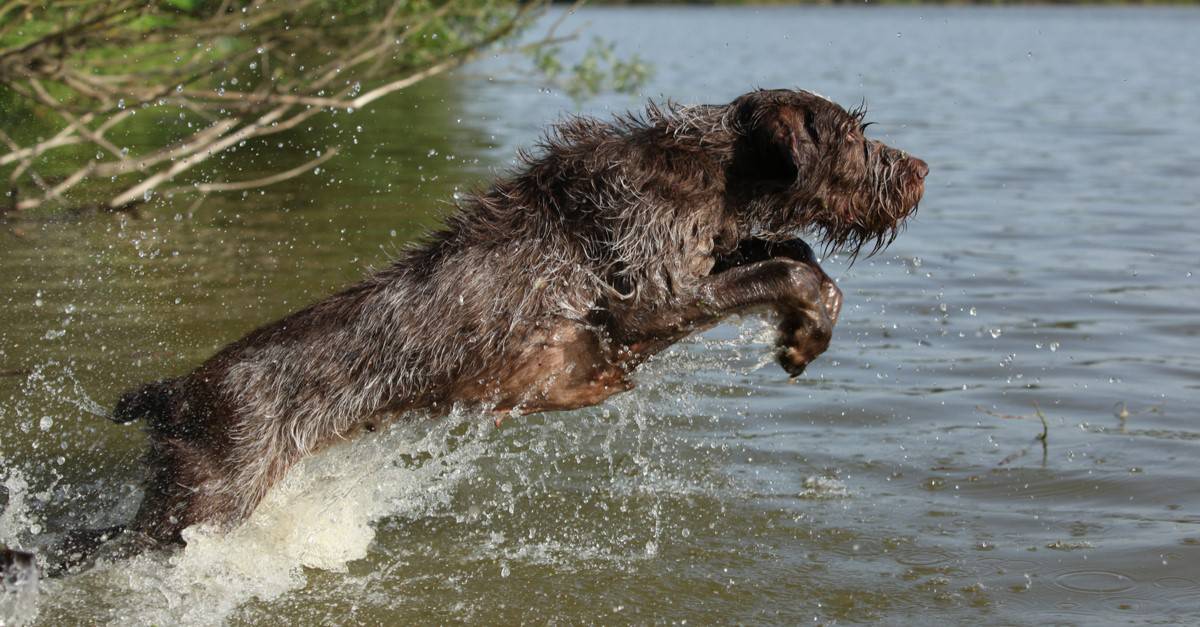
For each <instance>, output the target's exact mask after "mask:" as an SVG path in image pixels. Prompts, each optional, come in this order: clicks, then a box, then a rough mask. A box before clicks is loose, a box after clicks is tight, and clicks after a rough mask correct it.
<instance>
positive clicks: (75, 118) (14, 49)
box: [0, 0, 646, 214]
mask: <svg viewBox="0 0 1200 627" xmlns="http://www.w3.org/2000/svg"><path fill="white" fill-rule="evenodd" d="M543 8H544V5H543V4H538V3H525V4H516V3H512V2H505V1H501V0H449V1H447V0H71V1H65V2H54V3H44V2H34V1H31V0H6V1H3V2H2V3H0V107H3V108H2V109H0V116H2V118H0V120H2V122H0V142H3V146H4V147H6V148H7V151H8V152H7V153H0V175H3V176H6V177H7V178H8V186H7V188H8V189H7V201H8V202H7V207H4V206H0V214H3V213H5V212H10V213H11V212H16V211H24V210H30V209H35V208H41V207H60V208H61V207H66V208H80V207H95V208H99V209H104V210H112V211H124V210H129V209H132V208H134V207H136V206H138V205H139V204H142V203H144V202H146V201H148V200H150V199H151V198H153V197H154V196H155V195H156V194H161V193H175V192H185V191H190V192H200V193H202V194H207V193H212V192H222V191H233V190H243V189H248V188H252V187H257V186H261V185H266V184H271V183H276V182H279V181H282V180H286V179H287V178H290V177H292V176H295V175H298V174H300V173H302V172H304V171H307V170H309V169H311V168H313V167H315V166H316V165H318V164H319V163H321V162H324V161H325V160H328V159H330V158H332V157H333V156H334V155H336V154H337V150H338V147H337V146H336V145H331V146H328V147H326V148H325V149H322V150H318V151H315V157H314V158H313V159H312V160H311V161H308V162H306V163H302V164H299V165H298V166H297V167H295V168H291V169H289V170H287V171H284V172H277V173H274V174H272V175H270V176H266V177H263V178H259V179H254V180H249V181H232V182H225V181H222V182H213V181H202V180H196V179H194V178H193V179H192V180H190V181H189V182H188V184H186V185H180V184H179V183H178V182H177V181H178V180H180V179H187V178H188V176H189V175H190V176H193V177H194V175H195V172H193V171H192V170H193V168H195V167H196V166H197V165H199V164H200V163H202V162H204V161H205V160H207V159H210V158H212V157H213V156H215V155H219V154H222V153H225V152H229V151H234V150H236V149H237V147H238V146H241V145H245V142H247V141H248V140H252V139H254V138H261V137H266V136H269V135H274V134H276V133H280V132H284V131H286V130H288V129H291V128H295V127H297V126H298V125H300V124H301V123H302V122H304V121H305V120H308V119H310V118H312V117H313V116H316V115H319V114H322V113H326V112H332V111H340V112H353V111H354V110H356V109H360V108H362V107H363V106H365V105H366V104H368V103H371V102H373V101H375V100H377V99H379V98H382V97H384V96H387V95H388V94H391V93H395V92H396V91H399V90H402V89H406V88H408V87H410V86H411V85H413V84H415V83H417V82H419V81H421V80H424V79H427V78H429V77H431V76H434V75H437V74H441V73H443V72H446V71H449V70H452V69H454V68H456V67H458V66H460V65H462V64H464V63H466V62H468V61H470V60H472V59H474V58H476V57H478V56H479V55H480V54H482V53H483V51H485V50H488V49H493V48H496V47H497V46H500V47H506V48H505V49H507V50H509V51H512V50H515V49H516V48H515V46H510V45H509V44H510V42H512V41H513V39H514V38H515V36H516V35H517V34H518V33H520V32H521V31H522V30H524V29H526V28H528V27H529V26H530V25H531V24H532V23H533V21H534V20H535V19H536V18H537V16H538V15H539V13H540V11H541V10H542V9H543ZM555 27H557V24H556V25H555ZM555 27H552V28H551V32H548V33H546V34H545V36H544V37H543V38H542V39H539V40H537V41H535V42H534V43H533V44H531V45H526V46H523V47H522V49H527V50H532V51H533V52H534V54H535V55H537V59H538V65H539V66H540V67H544V68H549V67H552V62H551V61H547V59H549V58H550V57H547V55H546V54H545V53H544V52H542V48H543V47H545V46H547V45H550V44H553V43H557V42H559V41H561V38H558V37H557V36H556V35H555V33H554V32H553V30H554V28H555ZM596 50H597V52H596V53H595V54H594V55H593V54H592V53H589V55H590V56H589V58H590V57H591V56H595V57H596V58H595V59H592V60H590V61H589V60H588V58H585V61H584V62H581V65H580V66H578V67H577V68H575V69H574V70H573V74H575V75H578V76H579V77H580V78H579V79H578V80H576V79H570V80H567V83H566V84H567V85H569V86H572V87H571V91H572V93H574V94H582V93H585V92H586V91H588V90H595V89H600V88H604V87H613V88H619V89H632V88H635V87H636V86H637V84H638V82H639V81H640V80H642V79H644V77H645V75H646V73H645V70H644V67H643V66H642V65H641V64H640V63H637V62H624V61H620V60H618V59H616V58H615V56H614V55H613V53H612V48H611V46H608V47H603V46H601V47H599V48H596ZM604 64H607V65H609V66H611V70H610V71H611V73H612V79H611V80H608V79H606V73H605V70H604V69H603V65H604ZM559 74H561V73H560V72H558V71H557V70H555V75H556V76H555V78H556V79H557V78H561V76H559ZM139 115H140V116H142V120H145V119H146V117H147V116H150V117H151V118H152V119H154V120H155V124H154V125H153V129H152V130H149V131H146V130H144V127H145V125H144V124H143V125H140V126H141V127H142V128H143V130H142V132H143V135H144V136H143V137H141V139H142V141H141V142H136V143H134V142H130V144H131V145H134V146H141V148H135V149H133V150H131V148H130V145H123V144H125V142H117V141H114V139H113V138H114V137H116V136H117V135H119V134H120V133H122V132H124V133H125V134H126V135H128V132H129V130H130V129H131V128H132V127H133V126H134V125H133V124H132V120H133V118H134V117H135V116H139ZM0 150H3V149H2V148H0ZM81 199H88V200H87V201H86V202H85V201H82V200H81ZM97 199H98V200H97Z"/></svg>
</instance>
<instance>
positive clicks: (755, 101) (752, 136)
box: [734, 94, 817, 183]
mask: <svg viewBox="0 0 1200 627" xmlns="http://www.w3.org/2000/svg"><path fill="white" fill-rule="evenodd" d="M757 95H758V94H750V96H748V97H745V98H744V99H743V101H742V102H740V103H736V104H735V111H734V115H735V116H736V119H737V125H738V128H739V130H740V132H741V135H742V144H743V146H741V147H740V148H741V152H742V156H743V158H744V160H745V165H746V166H747V168H748V169H750V170H751V171H752V172H751V173H752V174H754V175H755V177H756V178H759V179H768V180H772V181H780V182H788V183H791V182H792V181H795V180H796V177H797V176H799V175H800V172H801V171H803V169H804V165H805V164H806V163H807V162H808V161H810V160H811V152H812V151H813V143H814V142H815V141H816V139H817V136H816V133H815V128H814V126H813V124H812V120H811V119H807V118H808V116H806V115H805V114H804V113H802V112H800V111H797V110H796V108H795V107H793V106H790V105H787V104H783V103H778V102H771V101H769V100H766V99H765V98H762V97H757V98H756V97H754V96H757Z"/></svg>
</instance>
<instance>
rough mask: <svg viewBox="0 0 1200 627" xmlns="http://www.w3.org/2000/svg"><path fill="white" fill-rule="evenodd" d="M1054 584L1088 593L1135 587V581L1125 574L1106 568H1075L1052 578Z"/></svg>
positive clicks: (1113, 591) (1116, 591)
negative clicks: (1075, 569)
mask: <svg viewBox="0 0 1200 627" xmlns="http://www.w3.org/2000/svg"><path fill="white" fill-rule="evenodd" d="M1054 583H1055V585H1057V586H1059V587H1060V588H1063V589H1066V590H1070V591H1072V592H1085V593H1088V594H1116V593H1120V592H1128V591H1130V590H1133V589H1134V588H1136V587H1137V585H1138V584H1137V582H1136V581H1134V580H1133V579H1132V578H1130V577H1128V576H1127V575H1122V574H1121V573H1116V572H1111V571H1107V570H1077V571H1071V572H1067V573H1063V574H1061V575H1059V576H1057V577H1055V578H1054Z"/></svg>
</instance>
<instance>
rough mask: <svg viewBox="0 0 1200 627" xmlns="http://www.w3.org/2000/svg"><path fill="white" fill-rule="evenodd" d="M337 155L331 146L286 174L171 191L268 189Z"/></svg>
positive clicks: (204, 184) (205, 184) (202, 184)
mask: <svg viewBox="0 0 1200 627" xmlns="http://www.w3.org/2000/svg"><path fill="white" fill-rule="evenodd" d="M337 153H338V149H337V147H336V146H330V147H327V148H326V149H325V152H324V153H322V154H321V156H319V157H317V158H316V159H313V160H311V161H308V162H306V163H302V164H300V165H298V166H296V167H294V168H292V169H290V170H287V171H285V172H279V173H277V174H272V175H271V176H264V177H262V178H259V179H252V180H249V181H236V182H232V183H197V184H195V185H191V186H184V187H176V188H174V189H171V190H169V191H171V192H184V191H197V192H202V193H205V194H207V193H211V192H233V191H238V190H243V189H255V188H258V187H266V186H268V185H274V184H275V183H281V182H283V181H286V180H288V179H290V178H294V177H297V176H300V175H301V174H304V173H305V172H307V171H309V170H311V169H313V168H315V167H317V166H319V165H321V164H322V163H325V162H326V161H329V160H330V159H332V158H333V157H334V156H335V155H337Z"/></svg>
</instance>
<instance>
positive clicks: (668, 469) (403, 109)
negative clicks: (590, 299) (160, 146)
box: [0, 7, 1200, 625]
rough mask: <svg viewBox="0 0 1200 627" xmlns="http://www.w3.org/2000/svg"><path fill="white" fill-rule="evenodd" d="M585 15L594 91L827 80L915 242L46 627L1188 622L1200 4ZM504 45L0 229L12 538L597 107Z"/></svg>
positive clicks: (908, 239) (7, 512) (123, 581)
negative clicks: (795, 321) (270, 331)
mask: <svg viewBox="0 0 1200 627" xmlns="http://www.w3.org/2000/svg"><path fill="white" fill-rule="evenodd" d="M573 19H574V20H575V21H576V22H577V23H587V24H589V25H590V26H589V30H588V31H587V32H588V33H595V34H598V35H601V36H604V37H608V38H611V39H613V40H615V41H617V42H618V43H619V49H620V50H621V51H623V52H625V53H630V52H636V53H637V54H639V55H641V56H642V57H643V58H646V59H647V60H649V61H650V62H652V63H653V64H654V66H655V68H656V70H657V73H656V75H655V77H654V79H653V80H652V81H651V82H650V84H649V85H647V87H646V89H645V92H644V94H642V95H640V96H638V97H629V96H617V95H610V96H604V97H601V98H597V99H595V100H592V101H589V102H587V103H584V104H583V105H582V108H583V109H584V110H585V111H587V112H590V113H594V114H598V115H607V114H608V112H610V111H623V110H626V109H628V108H631V107H636V106H639V102H640V101H641V100H642V99H643V98H644V97H655V98H658V97H670V98H673V99H676V100H678V101H681V102H726V101H728V100H729V99H731V98H733V97H734V96H736V95H738V94H740V93H742V92H744V91H746V90H748V89H749V88H752V87H754V86H764V87H775V86H798V87H805V88H809V89H813V90H816V91H819V92H821V93H823V94H825V95H827V96H829V97H831V98H833V99H834V100H837V101H839V102H842V103H844V104H847V105H854V104H858V103H859V102H860V101H861V100H864V99H865V100H866V101H867V103H868V104H869V106H870V108H871V114H870V119H871V120H873V121H875V122H877V125H876V126H874V127H872V131H873V132H874V134H875V136H876V137H878V138H880V139H883V140H884V141H887V142H888V143H891V144H893V145H896V146H898V147H902V148H904V149H907V150H909V151H911V152H913V153H914V154H917V155H919V156H921V157H922V158H924V159H925V160H926V161H928V162H929V163H930V165H931V167H932V172H933V173H932V175H931V177H930V179H929V181H928V186H927V193H926V198H925V201H924V202H923V203H922V205H921V209H920V212H919V214H918V216H917V219H916V220H915V221H914V222H913V223H912V224H911V225H910V228H909V230H908V231H907V232H906V233H904V234H903V235H902V236H901V237H900V238H899V240H897V242H896V243H895V244H894V245H893V246H892V247H891V248H889V249H888V250H887V251H885V252H884V253H881V254H880V255H878V256H876V257H873V258H869V259H860V260H859V261H858V262H857V263H855V264H854V265H852V266H851V265H848V264H847V263H846V260H845V259H842V258H839V257H836V256H835V257H834V258H832V259H828V260H826V262H825V265H826V268H827V269H828V270H829V271H830V273H831V274H833V275H834V276H836V277H837V278H838V280H839V282H840V284H841V286H842V288H843V290H845V292H846V302H847V306H846V310H845V312H844V313H843V319H842V321H841V323H840V324H839V327H838V330H837V332H836V335H835V338H834V343H833V346H832V347H831V348H830V350H829V351H828V352H827V353H826V354H825V355H824V356H823V357H822V358H821V359H820V360H819V361H818V362H816V363H814V364H813V365H812V366H811V367H810V368H809V370H808V373H807V374H806V375H805V377H804V378H803V379H802V380H800V381H798V382H796V383H788V381H787V377H786V376H785V374H784V373H783V372H782V371H781V370H780V369H779V368H778V367H777V366H776V365H774V363H772V362H771V361H770V359H769V356H768V353H769V345H770V339H771V334H770V329H769V327H767V326H766V325H765V324H763V323H762V322H760V321H757V320H753V319H748V320H744V321H740V322H735V323H733V324H729V325H724V326H722V327H719V328H718V329H716V330H714V331H712V332H710V333H708V334H706V335H705V336H704V337H702V338H696V339H695V340H693V341H689V342H686V343H684V344H681V345H679V346H677V347H676V348H675V349H672V350H671V351H669V352H667V353H665V354H663V355H662V356H660V358H658V359H656V360H654V361H653V362H652V363H651V364H649V365H648V367H647V368H645V370H644V371H643V372H642V373H641V375H640V377H639V384H640V386H639V388H638V389H637V390H636V391H634V392H632V393H630V394H627V395H623V396H621V397H617V398H614V399H612V401H610V402H609V403H607V404H605V405H603V406H601V407H597V408H592V409H587V410H581V411H575V412H566V413H556V414H546V415H539V416H529V417H526V418H521V419H516V420H511V421H508V422H506V423H505V424H504V427H503V428H501V429H499V430H497V429H495V428H494V427H492V426H490V423H489V422H487V421H486V420H483V419H481V418H480V417H478V416H470V415H462V416H453V417H451V418H449V419H447V420H444V421H439V422H436V423H428V424H413V425H401V426H398V427H396V428H393V429H390V430H388V431H387V432H386V433H383V434H378V435H377V436H375V437H372V438H369V439H367V440H363V441H360V442H357V443H355V444H353V445H350V446H343V447H339V448H337V449H334V450H332V451H330V452H329V453H328V454H326V455H323V456H321V457H319V458H316V459H312V460H309V461H308V462H306V463H305V464H303V465H302V466H301V467H300V468H299V469H298V470H297V471H295V472H293V473H292V474H291V475H289V477H288V479H287V481H286V482H285V484H284V485H283V486H282V487H281V488H280V489H279V490H277V491H275V492H274V493H273V494H272V495H271V497H270V498H269V499H268V501H267V502H266V503H265V504H264V505H263V507H261V508H260V510H259V511H258V512H257V513H256V514H255V517H254V518H253V520H251V521H250V522H249V523H248V524H247V525H245V526H243V527H242V528H241V529H239V530H238V531H236V532H235V533H233V534H231V535H229V536H226V537H219V536H215V535H212V534H206V533H204V532H201V531H198V530H197V531H196V532H194V533H193V534H192V535H191V537H190V544H189V547H188V548H187V549H186V550H185V551H183V552H182V553H179V554H176V555H173V556H164V555H148V556H143V557H140V558H137V559H135V560H127V561H118V562H115V563H106V564H102V565H101V566H99V567H98V568H96V569H95V570H92V571H90V572H88V573H85V574H82V575H77V576H72V577H68V578H65V579H62V580H59V581H54V582H49V583H47V584H46V585H45V592H44V595H43V597H42V598H41V599H40V603H39V606H40V607H39V614H38V617H37V620H38V621H39V622H41V623H42V624H47V625H49V624H63V623H106V622H120V623H126V622H130V621H132V622H135V623H160V624H165V623H197V624H203V623H220V622H227V623H234V624H241V623H258V622H278V621H282V620H287V621H289V622H297V623H310V624H311V623H318V622H321V623H325V622H346V623H349V622H355V623H363V624H396V623H397V622H403V623H443V622H451V621H467V620H469V621H477V622H486V623H515V622H518V621H527V622H549V621H556V622H564V623H579V622H603V623H627V622H631V623H649V622H671V623H678V622H682V621H688V622H690V623H714V622H721V623H730V622H744V623H761V624H797V623H800V622H805V623H811V622H817V623H833V622H872V623H885V624H904V623H918V622H925V621H927V620H929V617H931V616H936V617H938V618H939V619H940V620H944V621H947V622H955V623H984V624H1043V623H1047V622H1053V623H1059V624H1097V623H1135V624H1136V623H1157V624H1161V623H1181V624H1186V623H1194V622H1196V621H1200V472H1198V470H1200V464H1198V462H1197V459H1200V424H1198V421H1197V417H1198V416H1197V409H1196V406H1197V401H1198V400H1200V356H1198V355H1200V340H1198V335H1200V320H1198V319H1197V311H1198V308H1200V279H1198V278H1197V277H1196V276H1195V272H1196V270H1197V268H1196V259H1197V257H1196V251H1197V245H1196V242H1198V241H1200V226H1198V224H1200V223H1198V222H1197V220H1196V216H1197V213H1198V211H1200V182H1198V180H1197V176H1196V173H1197V172H1198V171H1200V141H1198V140H1200V118H1198V117H1197V116H1196V115H1195V113H1196V105H1197V103H1198V102H1200V82H1197V81H1196V80H1195V61H1194V60H1195V59H1196V58H1200V43H1197V39H1196V38H1195V36H1194V33H1195V32H1197V29H1198V28H1200V12H1197V11H1194V10H1187V9H1099V8H1082V9H1050V8H1036V9H1003V10H998V9H966V8H928V7H920V8H904V9H900V8H896V9H891V8H889V9H878V8H876V9H870V10H867V9H825V8H821V9H817V8H741V9H711V8H705V9H701V8H631V9H590V10H585V11H582V12H580V14H579V15H577V16H575V17H574V18H573ZM584 43H586V42H584ZM510 65H511V60H507V59H504V60H489V61H486V62H484V63H481V64H477V65H474V66H471V67H468V68H466V69H465V70H463V71H462V72H461V73H460V74H459V75H458V76H456V77H452V78H451V79H448V80H440V81H436V82H429V83H425V84H422V85H420V86H419V87H418V88H416V89H414V90H411V91H409V92H406V93H405V94H402V95H401V96H399V97H398V98H395V99H393V100H385V101H382V102H380V103H377V104H376V105H375V108H374V110H371V111H365V112H361V113H360V114H358V115H356V116H353V117H349V116H346V115H344V114H342V115H339V116H333V117H328V118H325V119H323V120H322V121H321V122H320V123H319V124H316V125H315V126H316V127H317V128H315V129H314V130H312V131H311V132H310V133H308V134H297V135H295V136H292V137H290V138H289V139H288V143H287V149H288V150H291V151H293V152H297V153H298V152H299V151H301V150H304V149H311V148H312V147H313V146H319V145H321V144H322V142H323V141H324V140H325V139H327V138H328V137H331V136H340V137H341V138H343V139H344V140H346V143H347V144H350V146H349V147H350V151H349V152H348V153H347V154H345V155H344V156H342V157H339V158H338V159H336V160H334V161H332V162H330V163H329V164H328V165H327V166H326V167H325V168H323V169H322V171H321V172H319V173H313V174H311V175H307V176H305V177H303V178H300V179H297V180H296V181H293V182H291V183H288V184H287V185H282V186H279V187H276V188H271V189H268V190H265V191H264V192H262V193H259V192H253V193H250V194H247V195H245V196H241V197H222V198H213V199H210V200H209V201H207V202H206V203H204V204H203V205H200V206H198V207H193V206H192V203H191V202H190V199H164V200H160V201H159V202H158V203H157V204H156V205H155V206H154V207H153V208H152V209H151V210H150V211H148V212H147V217H146V218H144V219H140V220H128V219H121V218H110V217H93V218H86V219H83V220H82V221H74V220H72V221H61V222H44V221H26V222H21V223H17V224H14V225H13V226H15V227H16V228H17V231H18V232H19V233H20V234H21V235H20V236H17V235H15V234H10V233H3V234H0V270H2V272H3V274H4V277H5V281H4V283H3V287H2V288H0V321H2V322H0V370H3V371H5V372H4V375H3V376H0V481H2V482H3V483H4V485H5V486H6V490H5V492H7V496H6V497H3V496H0V502H4V501H6V504H5V509H4V513H3V514H0V543H8V544H10V545H21V546H36V545H37V543H39V542H45V541H49V540H50V539H52V538H53V537H54V534H56V533H59V532H61V531H62V530H63V529H64V528H69V527H76V526H81V525H93V526H99V525H102V524H112V523H114V522H119V521H121V520H122V519H124V518H126V517H128V516H129V515H130V514H131V513H132V511H133V510H134V509H135V508H136V505H137V499H138V488H137V483H138V480H139V479H140V474H139V470H138V464H137V459H138V456H139V454H140V453H141V451H142V450H143V448H144V438H143V436H142V435H141V434H140V433H139V431H138V430H137V429H136V428H133V427H121V426H116V425H112V424H110V423H108V422H106V421H105V420H103V419H101V418H98V417H97V416H96V415H95V413H96V412H98V411H102V410H103V408H106V407H109V406H111V404H112V403H113V401H114V400H115V399H116V397H117V396H118V394H119V393H120V392H121V391H122V390H123V389H125V388H127V387H129V386H131V385H133V384H135V383H138V382H141V381H143V380H148V379H151V378H157V377H160V376H163V375H164V374H172V373H180V372H184V371H186V369H187V368H189V367H191V366H193V365H195V364H197V363H198V362H200V361H201V360H203V359H204V358H205V357H207V356H208V355H210V354H211V353H212V352H213V351H214V350H216V349H217V348H219V347H220V346H222V345H223V344H224V343H225V342H228V341H230V340H232V339H235V338H236V337H238V336H240V335H241V334H242V333H244V332H246V331H248V330H249V329H251V328H253V327H255V326H257V325H258V324H260V323H262V322H264V321H267V320H270V319H272V318H274V317H277V316H280V315H283V314H285V313H287V312H289V311H291V310H294V309H296V308H298V307H300V306H301V305H303V304H305V303H307V302H310V301H312V300H314V299H317V298H320V297H321V296H322V295H324V294H327V293H329V292H330V291H332V290H333V289H336V288H337V287H338V286H341V285H345V284H346V283H348V282H350V281H353V280H354V279H355V278H356V277H358V276H361V274H362V273H363V272H364V271H365V269H366V268H368V267H369V266H372V265H376V266H377V265H380V264H384V263H386V262H387V259H388V258H389V256H390V255H391V254H393V253H394V252H395V251H396V250H397V249H398V248H399V247H400V246H402V245H403V244H404V243H405V242H406V241H409V240H411V239H412V238H413V237H415V236H416V235H417V234H419V233H420V232H421V231H422V230H423V229H426V228H428V227H429V226H431V225H432V224H434V223H436V220H437V219H438V217H439V216H440V215H442V214H444V213H445V211H447V210H448V204H447V201H448V200H449V199H450V198H452V196H453V194H454V193H455V191H458V190H462V189H466V188H469V187H471V186H473V185H476V184H479V183H480V182H482V181H485V180H486V179H487V178H488V177H490V176H491V173H492V172H494V171H495V170H496V169H502V168H504V167H506V166H507V165H508V164H509V163H510V160H511V158H512V155H513V151H514V149H515V147H517V146H521V145H528V144H530V143H532V142H533V141H535V139H536V138H537V136H538V134H539V133H540V132H541V130H542V129H543V128H544V127H545V125H547V124H548V123H550V122H552V121H553V120H555V119H558V118H559V117H561V116H562V115H563V114H565V113H566V112H570V111H573V110H575V109H576V108H577V105H576V104H575V103H573V102H571V101H570V100H569V99H567V98H565V97H564V96H562V95H560V94H558V93H557V92H555V91H553V90H551V91H546V90H542V89H539V88H538V87H537V86H536V85H533V84H531V83H529V82H527V81H524V80H521V79H520V78H519V76H517V75H515V74H514V72H513V71H512V70H510V69H508V67H509V66H510ZM351 139H353V140H354V141H356V142H357V143H351V142H350V140H351ZM224 167H227V168H228V169H229V170H230V171H232V172H233V173H234V174H235V175H239V176H240V175H245V176H252V174H253V173H252V172H249V171H246V172H240V171H239V168H240V167H241V166H236V165H228V166H224ZM219 173H220V172H218V174H219ZM1039 411H1040V412H1041V414H1042V415H1043V416H1044V417H1045V420H1046V433H1047V437H1046V440H1045V442H1044V445H1043V442H1041V441H1039V440H1037V439H1035V438H1036V436H1038V435H1039V434H1041V433H1042V431H1043V427H1042V423H1041V421H1040V420H1039V418H1038V416H1037V413H1038V412H1039ZM1005 416H1008V417H1005Z"/></svg>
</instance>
